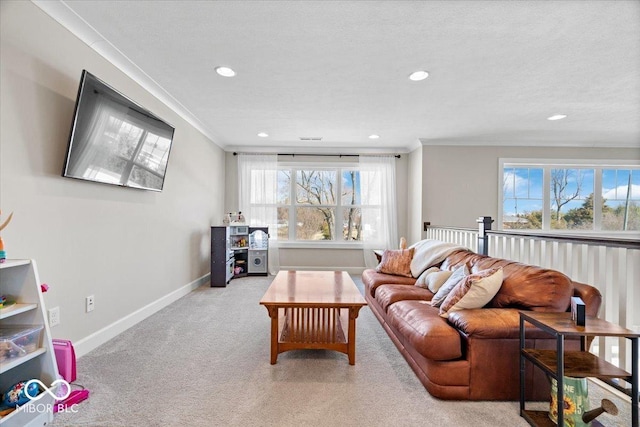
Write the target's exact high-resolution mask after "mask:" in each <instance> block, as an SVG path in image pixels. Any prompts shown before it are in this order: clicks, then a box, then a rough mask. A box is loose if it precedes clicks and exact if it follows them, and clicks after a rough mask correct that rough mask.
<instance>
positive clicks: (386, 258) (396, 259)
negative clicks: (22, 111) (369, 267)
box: [376, 248, 413, 277]
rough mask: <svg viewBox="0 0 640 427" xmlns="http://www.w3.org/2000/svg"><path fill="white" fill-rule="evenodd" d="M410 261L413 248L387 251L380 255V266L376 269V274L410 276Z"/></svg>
mask: <svg viewBox="0 0 640 427" xmlns="http://www.w3.org/2000/svg"><path fill="white" fill-rule="evenodd" d="M411 259H413V248H411V249H397V250H390V249H387V250H385V251H384V252H383V253H382V259H381V260H380V264H378V266H377V267H376V271H377V272H378V273H386V274H394V275H396V276H406V277H412V276H411Z"/></svg>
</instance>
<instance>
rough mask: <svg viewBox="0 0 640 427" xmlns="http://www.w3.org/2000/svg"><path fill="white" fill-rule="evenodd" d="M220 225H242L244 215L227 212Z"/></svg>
mask: <svg viewBox="0 0 640 427" xmlns="http://www.w3.org/2000/svg"><path fill="white" fill-rule="evenodd" d="M222 223H223V224H224V225H230V224H231V225H238V224H244V223H245V219H244V215H242V212H229V213H228V214H226V215H225V217H224V218H223V219H222Z"/></svg>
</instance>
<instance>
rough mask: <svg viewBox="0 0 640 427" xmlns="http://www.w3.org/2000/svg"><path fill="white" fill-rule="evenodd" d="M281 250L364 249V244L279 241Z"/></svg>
mask: <svg viewBox="0 0 640 427" xmlns="http://www.w3.org/2000/svg"><path fill="white" fill-rule="evenodd" d="M277 245H278V248H280V249H359V250H362V249H364V246H363V244H362V243H339V242H322V241H316V242H288V241H283V240H279V241H278V243H277Z"/></svg>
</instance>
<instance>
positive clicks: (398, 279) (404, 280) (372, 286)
mask: <svg viewBox="0 0 640 427" xmlns="http://www.w3.org/2000/svg"><path fill="white" fill-rule="evenodd" d="M415 282H416V279H414V278H413V277H404V276H394V275H392V274H385V273H378V272H377V271H375V270H374V269H373V268H368V269H366V270H365V271H363V272H362V283H363V284H364V286H365V292H368V293H369V294H370V295H371V296H374V295H375V292H376V288H377V287H378V286H380V285H385V284H388V283H392V284H395V285H410V286H413V284H414V283H415Z"/></svg>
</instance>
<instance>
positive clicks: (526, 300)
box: [440, 250, 573, 312]
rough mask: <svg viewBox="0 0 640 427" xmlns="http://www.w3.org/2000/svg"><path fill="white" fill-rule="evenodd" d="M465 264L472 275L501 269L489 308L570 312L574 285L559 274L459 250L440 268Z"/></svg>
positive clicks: (567, 278)
mask: <svg viewBox="0 0 640 427" xmlns="http://www.w3.org/2000/svg"><path fill="white" fill-rule="evenodd" d="M464 263H466V264H467V265H468V266H470V268H471V273H475V272H478V271H481V270H486V269H489V268H498V267H502V269H503V274H504V279H503V282H502V286H501V287H500V290H499V291H498V293H497V294H496V296H495V297H494V298H493V299H492V300H491V302H489V304H487V307H496V308H503V307H513V308H519V309H524V310H533V311H552V312H562V311H567V308H568V307H569V304H570V301H571V297H572V296H573V282H572V281H571V279H570V278H569V277H567V276H565V275H564V274H562V273H560V272H559V271H555V270H549V269H545V268H541V267H536V266H532V265H527V264H521V263H518V262H515V261H509V260H505V259H501V258H493V257H488V256H485V255H480V254H476V253H475V252H472V251H467V250H460V251H456V252H453V253H452V254H450V255H449V256H448V257H447V259H445V261H444V262H443V264H442V266H441V267H440V268H443V269H445V268H447V269H451V268H452V267H454V266H457V265H460V264H464Z"/></svg>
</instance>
